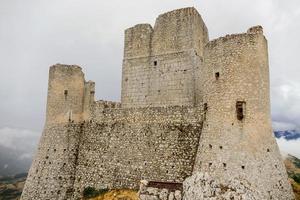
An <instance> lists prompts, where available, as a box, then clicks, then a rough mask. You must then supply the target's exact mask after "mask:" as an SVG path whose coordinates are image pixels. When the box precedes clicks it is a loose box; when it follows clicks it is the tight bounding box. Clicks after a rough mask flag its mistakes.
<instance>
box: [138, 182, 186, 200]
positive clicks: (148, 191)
mask: <svg viewBox="0 0 300 200" xmlns="http://www.w3.org/2000/svg"><path fill="white" fill-rule="evenodd" d="M139 198H140V200H182V184H181V183H167V182H159V183H153V182H148V181H145V180H143V181H141V184H140V190H139Z"/></svg>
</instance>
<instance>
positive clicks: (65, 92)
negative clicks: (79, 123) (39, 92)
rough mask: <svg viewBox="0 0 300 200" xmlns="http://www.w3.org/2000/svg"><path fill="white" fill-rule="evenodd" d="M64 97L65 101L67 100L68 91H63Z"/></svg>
mask: <svg viewBox="0 0 300 200" xmlns="http://www.w3.org/2000/svg"><path fill="white" fill-rule="evenodd" d="M64 95H65V100H67V98H68V90H65V91H64Z"/></svg>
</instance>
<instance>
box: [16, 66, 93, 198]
mask: <svg viewBox="0 0 300 200" xmlns="http://www.w3.org/2000/svg"><path fill="white" fill-rule="evenodd" d="M93 91H94V83H93V82H91V81H89V82H85V79H84V74H83V72H82V70H81V67H79V66H76V65H61V64H56V65H54V66H51V67H50V70H49V82H48V98H47V114H46V123H45V127H44V131H43V134H42V137H41V140H40V143H39V147H38V152H37V155H36V156H35V159H34V161H33V163H32V166H31V168H30V172H29V176H28V178H27V183H26V185H25V187H24V192H23V195H22V198H23V199H49V198H50V199H69V198H70V197H71V195H72V194H73V185H74V181H75V171H76V165H77V158H78V145H79V139H80V134H81V128H82V127H81V122H82V121H83V120H84V118H86V117H87V116H89V110H88V109H89V105H90V103H91V101H94V92H93ZM28 182H30V184H28Z"/></svg>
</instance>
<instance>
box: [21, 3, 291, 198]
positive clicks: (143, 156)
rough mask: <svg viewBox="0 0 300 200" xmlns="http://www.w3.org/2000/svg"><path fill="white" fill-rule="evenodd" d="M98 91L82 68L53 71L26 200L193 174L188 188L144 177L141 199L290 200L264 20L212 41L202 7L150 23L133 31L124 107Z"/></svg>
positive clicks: (124, 81) (75, 195)
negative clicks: (275, 131)
mask: <svg viewBox="0 0 300 200" xmlns="http://www.w3.org/2000/svg"><path fill="white" fill-rule="evenodd" d="M94 93H95V84H94V82H92V81H88V82H86V81H85V79H84V74H83V72H82V70H81V68H80V67H79V66H75V65H61V64H57V65H54V66H52V67H50V71H49V88H48V101H47V115H46V116H47V118H46V124H45V128H44V132H43V135H42V138H41V141H40V144H39V147H38V151H37V154H36V156H35V159H34V161H33V163H32V166H31V169H30V172H29V176H28V179H27V181H26V185H25V187H24V191H23V194H22V199H23V200H27V199H28V200H29V199H30V200H31V199H76V200H77V199H79V198H81V197H82V193H83V191H84V189H85V188H87V187H94V188H96V189H106V188H108V189H114V188H133V189H138V187H139V184H140V180H141V179H146V180H149V181H152V182H155V183H157V184H158V185H160V183H166V182H171V183H182V182H183V181H184V180H185V179H186V178H187V177H189V176H191V175H192V174H193V173H194V174H195V173H196V174H197V172H204V174H202V175H201V174H198V175H195V176H192V177H191V178H189V179H188V180H187V181H186V182H185V183H186V185H187V186H186V187H185V190H184V191H175V190H177V189H175V190H174V188H173V189H172V187H169V188H168V187H166V188H164V187H163V188H159V187H158V188H152V189H151V188H149V187H147V186H146V185H147V184H148V183H147V182H142V184H143V185H144V186H140V197H141V198H144V199H147V198H148V199H176V200H179V199H181V198H182V197H181V196H182V194H180V192H185V194H186V197H185V198H186V199H191V200H194V199H201V198H210V199H218V198H217V197H216V195H218V196H220V198H224V199H232V198H233V199H257V200H258V199H280V200H281V199H287V200H291V199H293V194H292V191H291V187H290V184H289V182H288V180H287V174H286V171H285V168H284V166H283V163H282V160H281V156H280V154H279V150H278V147H277V144H276V141H275V139H274V136H273V135H272V129H271V120H270V118H271V117H270V91H269V65H268V52H267V41H266V39H265V37H264V35H263V29H262V27H261V26H256V27H252V28H250V29H249V30H248V31H247V33H242V34H235V35H227V36H225V37H221V38H218V39H215V40H212V41H208V32H207V28H206V25H205V23H204V22H203V20H202V18H201V16H200V15H199V13H198V12H197V11H196V10H195V9H194V8H184V9H179V10H175V11H171V12H168V13H165V14H162V15H160V16H159V17H158V18H157V20H156V23H155V26H154V28H152V27H151V25H149V24H140V25H136V26H134V27H132V28H129V29H127V30H126V32H125V50H124V60H123V77H122V95H121V96H122V97H121V103H117V102H108V101H95V100H94ZM206 173H209V174H210V175H209V176H208V174H206ZM221 184H224V185H223V186H222V185H221ZM160 186H166V185H164V184H161V185H160ZM180 186H181V184H180Z"/></svg>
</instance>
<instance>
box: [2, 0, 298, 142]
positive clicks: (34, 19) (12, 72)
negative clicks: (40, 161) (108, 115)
mask: <svg viewBox="0 0 300 200" xmlns="http://www.w3.org/2000/svg"><path fill="white" fill-rule="evenodd" d="M187 6H194V7H196V8H197V9H198V11H199V12H200V14H201V15H202V17H203V19H204V21H205V23H206V25H207V27H208V29H209V35H210V39H214V38H217V37H220V36H223V35H226V34H231V33H240V32H245V31H246V30H247V29H248V28H249V27H251V26H253V25H258V24H260V25H262V26H263V27H264V32H265V35H266V37H267V39H268V41H269V58H270V77H271V96H272V99H271V100H272V118H273V122H274V128H275V129H299V127H300V104H299V102H300V87H299V86H300V78H299V77H300V69H299V65H300V64H299V60H298V58H299V52H300V40H299V37H300V1H299V0H287V1H283V0H226V1H225V0H197V1H192V0H147V1H145V0H126V1H124V0H109V1H102V0H51V1H49V0H26V1H25V0H1V1H0V61H1V63H0V69H1V71H0V99H1V103H0V137H4V136H5V137H6V139H8V138H9V137H10V135H12V137H13V135H15V136H16V135H18V133H20V134H22V135H24V137H25V138H26V135H29V136H28V138H30V139H31V140H32V138H33V135H35V136H36V138H37V137H38V136H39V135H40V132H41V130H42V128H43V125H44V119H45V108H46V97H47V96H46V94H47V81H48V68H49V66H50V65H53V64H55V63H64V64H77V65H80V66H82V67H83V71H84V72H85V75H86V79H87V80H93V81H95V82H96V97H97V99H105V100H116V101H118V100H119V99H120V88H121V87H120V86H121V83H120V81H121V63H122V53H123V36H124V30H125V29H126V28H128V27H131V26H133V25H135V24H137V23H151V24H152V25H153V24H154V21H155V18H156V17H157V16H158V15H159V14H161V13H163V12H166V11H170V10H173V9H177V8H181V7H187ZM6 130H9V132H10V133H11V134H7V131H6ZM13 132H14V133H13ZM25 133H26V134H25ZM29 133H31V134H29ZM0 140H2V141H4V140H3V139H2V138H0ZM29 143H30V144H31V142H29ZM0 144H1V142H0ZM33 146H34V145H33ZM299 146H300V145H299Z"/></svg>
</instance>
